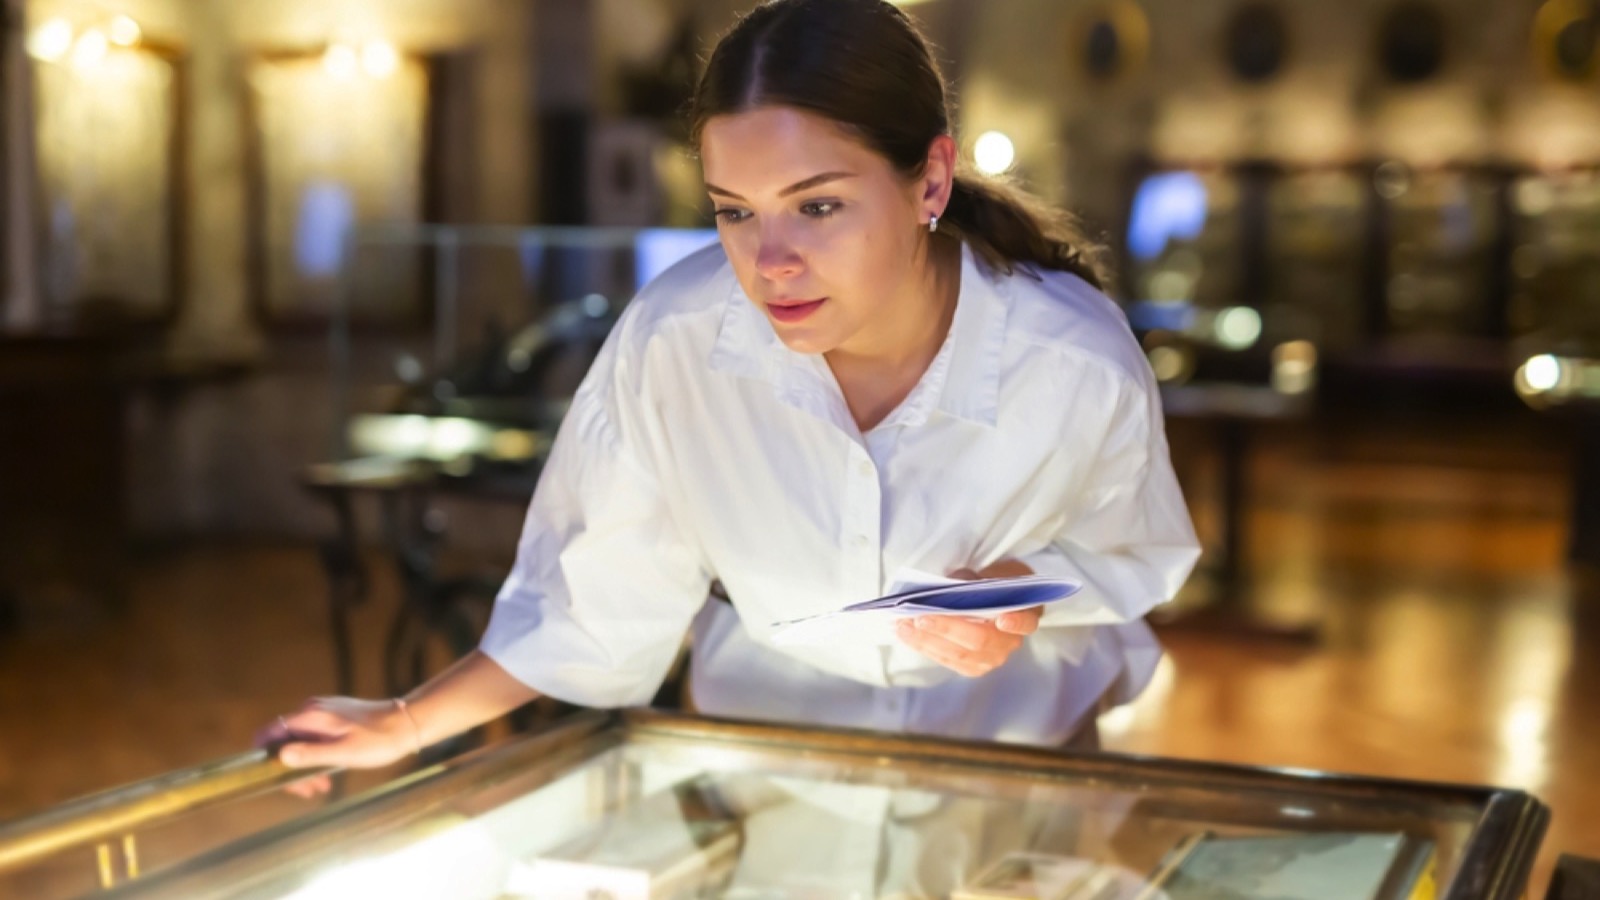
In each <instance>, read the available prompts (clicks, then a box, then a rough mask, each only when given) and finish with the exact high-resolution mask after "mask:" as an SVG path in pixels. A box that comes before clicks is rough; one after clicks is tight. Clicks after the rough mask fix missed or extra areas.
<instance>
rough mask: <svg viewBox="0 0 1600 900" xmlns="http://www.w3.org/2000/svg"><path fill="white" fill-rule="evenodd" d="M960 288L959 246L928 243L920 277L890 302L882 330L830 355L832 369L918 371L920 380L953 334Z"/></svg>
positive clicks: (935, 241) (945, 241)
mask: <svg viewBox="0 0 1600 900" xmlns="http://www.w3.org/2000/svg"><path fill="white" fill-rule="evenodd" d="M960 289H961V245H960V243H959V242H957V241H954V240H949V239H945V238H933V239H930V241H929V242H928V244H927V245H926V248H925V250H924V251H923V254H922V260H921V263H920V265H919V266H918V267H917V274H916V275H915V276H914V277H912V278H909V279H907V280H906V284H905V285H904V286H903V287H902V288H901V289H900V291H899V292H898V293H897V294H896V296H895V297H893V298H892V299H891V300H890V301H889V302H888V303H885V304H884V309H883V314H882V315H881V316H880V317H879V322H880V323H881V326H880V327H878V328H874V329H872V330H871V331H870V332H867V333H863V334H858V335H856V337H855V339H854V340H851V341H850V342H848V343H846V344H843V345H841V346H839V347H837V348H835V349H833V350H830V351H828V353H827V354H826V359H827V361H828V365H829V366H832V367H833V368H834V370H835V372H837V371H838V370H839V369H840V368H841V367H845V368H848V369H850V370H853V371H875V372H879V373H884V374H887V373H893V372H901V371H905V370H908V369H909V370H915V372H916V376H917V377H921V375H922V372H923V371H924V370H926V369H927V367H928V364H929V363H930V362H932V361H933V357H934V356H935V355H937V354H938V352H939V348H940V347H941V346H942V345H943V344H944V339H945V336H946V335H948V334H949V333H950V323H951V321H952V320H953V319H954V318H955V310H956V299H957V297H958V295H959V294H960Z"/></svg>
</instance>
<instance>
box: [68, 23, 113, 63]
mask: <svg viewBox="0 0 1600 900" xmlns="http://www.w3.org/2000/svg"><path fill="white" fill-rule="evenodd" d="M110 47H111V42H110V41H108V40H106V34H105V32H103V31H100V30H99V29H95V28H91V29H89V30H88V31H85V32H84V33H83V34H81V35H79V36H78V40H77V42H76V43H74V44H73V45H72V64H73V65H74V66H77V67H79V68H90V67H92V66H95V65H98V64H99V63H100V60H102V59H105V57H106V51H107V50H109V49H110Z"/></svg>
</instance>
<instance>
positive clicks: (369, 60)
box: [361, 41, 400, 78]
mask: <svg viewBox="0 0 1600 900" xmlns="http://www.w3.org/2000/svg"><path fill="white" fill-rule="evenodd" d="M361 68H362V69H364V70H366V73H367V74H368V75H371V76H372V77H373V78H388V77H389V76H390V75H393V74H394V73H395V71H396V70H397V69H399V68H400V51H398V50H396V49H395V48H394V45H393V44H391V43H389V42H388V41H368V42H367V43H366V45H365V46H363V47H362V48H361Z"/></svg>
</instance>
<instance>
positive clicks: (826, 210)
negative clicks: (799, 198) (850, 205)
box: [800, 200, 842, 219]
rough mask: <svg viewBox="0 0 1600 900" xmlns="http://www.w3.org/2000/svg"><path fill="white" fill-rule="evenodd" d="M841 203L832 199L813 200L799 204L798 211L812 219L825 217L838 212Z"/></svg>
mask: <svg viewBox="0 0 1600 900" xmlns="http://www.w3.org/2000/svg"><path fill="white" fill-rule="evenodd" d="M841 205H842V204H840V203H838V202H835V201H833V200H813V201H811V202H809V203H802V204H800V212H802V213H804V214H805V215H808V216H810V217H812V218H813V219H826V218H827V217H829V216H831V215H833V214H834V213H836V212H838V211H839V207H840V206H841Z"/></svg>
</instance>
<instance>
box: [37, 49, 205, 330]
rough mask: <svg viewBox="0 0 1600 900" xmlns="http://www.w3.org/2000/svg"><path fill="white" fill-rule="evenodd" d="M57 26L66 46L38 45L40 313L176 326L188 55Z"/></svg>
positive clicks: (57, 319) (69, 321) (83, 321)
mask: <svg viewBox="0 0 1600 900" xmlns="http://www.w3.org/2000/svg"><path fill="white" fill-rule="evenodd" d="M60 25H61V27H62V28H63V29H64V34H63V37H62V39H61V40H60V41H58V42H57V43H58V44H59V45H60V47H61V52H59V53H54V52H49V51H50V50H51V49H53V48H50V47H45V48H43V49H41V48H38V47H37V46H36V47H35V48H33V49H32V56H33V63H34V65H33V78H34V94H35V96H34V102H35V104H36V105H35V120H34V123H35V135H34V139H35V148H36V153H37V172H38V186H39V211H40V216H41V219H42V221H41V222H40V223H39V225H40V228H39V234H40V236H41V238H40V248H39V249H40V264H41V269H40V273H39V276H40V277H39V286H40V292H41V295H42V299H43V306H44V317H45V319H46V321H48V322H51V323H53V324H55V325H57V326H67V327H84V326H91V327H92V326H95V325H111V324H114V325H163V324H167V323H170V322H171V321H173V320H174V319H175V318H176V316H177V313H178V308H179V306H180V304H181V303H182V298H183V295H184V277H185V268H186V267H185V260H184V243H185V242H184V231H185V219H184V211H185V208H186V205H187V204H186V203H185V199H184V197H185V190H184V171H185V167H186V161H185V155H186V153H187V139H186V126H187V123H186V121H185V105H186V103H185V99H186V95H187V83H186V79H187V67H186V65H185V59H184V55H183V53H182V52H181V51H180V50H179V49H178V48H176V47H171V46H163V45H159V44H153V43H150V42H147V41H139V42H138V43H135V44H133V45H131V46H119V45H118V44H116V43H114V42H113V40H112V39H110V38H107V37H106V36H105V35H104V34H103V33H102V32H99V31H95V30H85V31H83V32H82V33H81V34H74V33H73V32H71V31H70V26H67V25H66V23H65V22H61V23H60ZM37 43H38V42H37V41H35V44H37Z"/></svg>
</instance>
